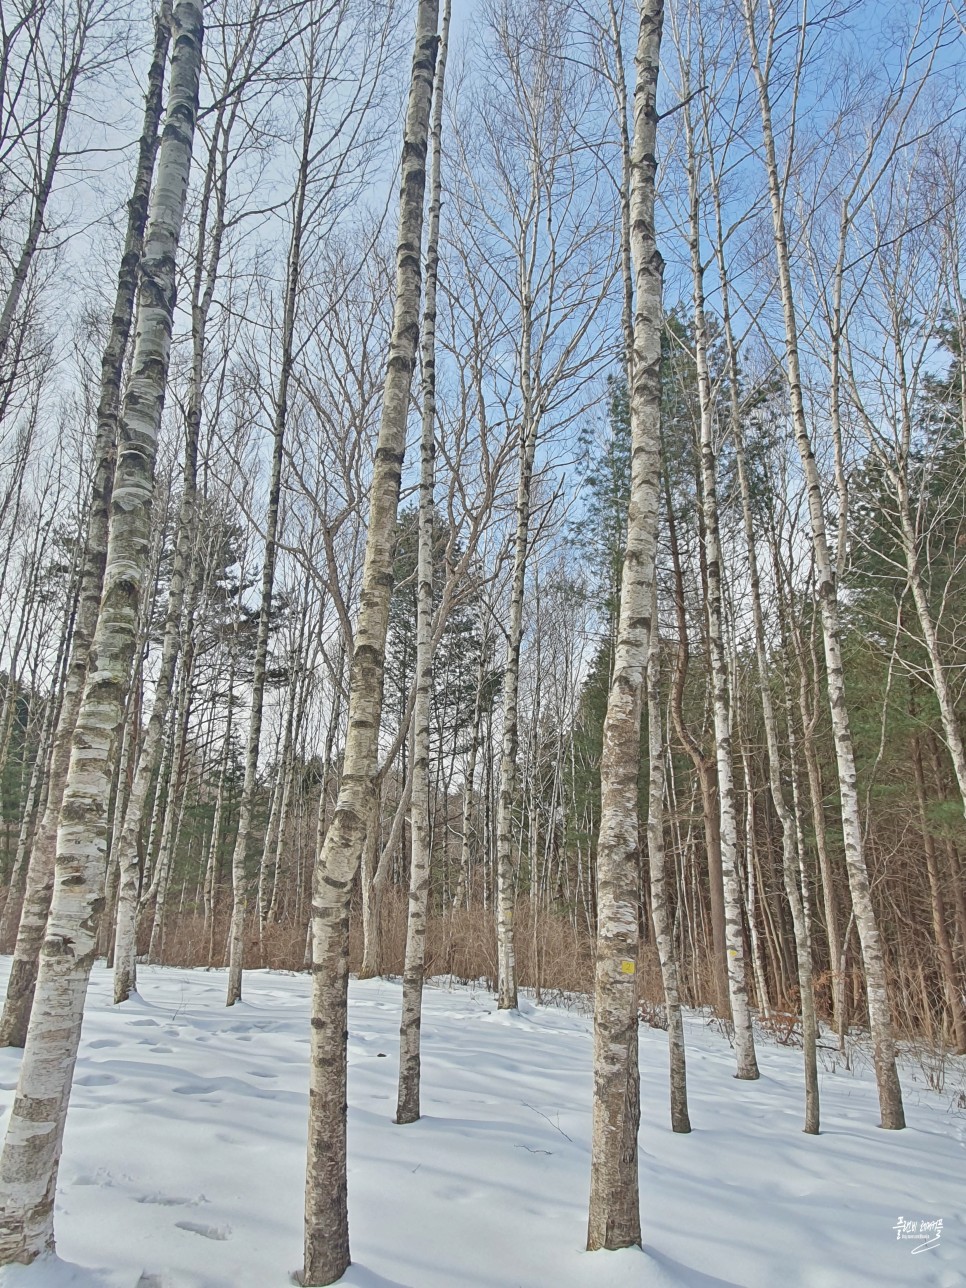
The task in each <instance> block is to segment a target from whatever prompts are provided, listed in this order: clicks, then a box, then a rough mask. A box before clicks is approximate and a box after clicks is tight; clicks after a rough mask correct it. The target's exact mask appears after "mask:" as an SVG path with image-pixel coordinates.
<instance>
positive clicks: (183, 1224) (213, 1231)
mask: <svg viewBox="0 0 966 1288" xmlns="http://www.w3.org/2000/svg"><path fill="white" fill-rule="evenodd" d="M175 1226H176V1227H177V1229H179V1230H187V1231H188V1233H189V1234H200V1235H201V1237H202V1238H203V1239H216V1240H218V1241H219V1242H221V1243H224V1241H225V1240H226V1239H228V1238H230V1237H231V1226H230V1225H201V1224H199V1222H197V1221H175Z"/></svg>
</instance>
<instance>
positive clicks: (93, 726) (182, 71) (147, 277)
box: [0, 0, 202, 1264]
mask: <svg viewBox="0 0 966 1288" xmlns="http://www.w3.org/2000/svg"><path fill="white" fill-rule="evenodd" d="M201 39H202V24H201V8H200V5H199V4H198V3H197V0H178V3H177V4H176V5H175V8H174V16H173V57H172V64H171V83H170V91H169V98H168V108H167V115H166V120H165V125H164V130H163V132H162V136H161V145H160V148H159V150H158V163H157V175H156V181H155V185H154V190H153V192H152V195H151V205H150V220H149V226H148V231H147V235H146V237H145V244H144V255H143V259H142V266H141V283H140V291H139V310H138V326H137V334H136V336H135V341H134V353H133V358H132V367H131V378H130V383H129V386H128V390H127V394H126V396H125V399H124V405H123V409H122V412H121V417H120V423H119V451H118V460H117V470H116V473H115V482H114V493H113V497H112V500H111V522H110V535H109V539H108V550H107V563H106V569H105V574H104V591H103V595H102V598H101V607H100V612H99V615H98V619H97V626H96V629H95V632H94V639H93V642H92V645H91V659H92V665H91V666H90V667H89V669H88V674H87V680H86V683H85V686H84V695H83V698H82V701H81V707H80V712H79V714H78V718H77V725H76V728H75V731H74V738H73V744H72V747H71V758H70V768H69V770H68V774H67V782H66V786H65V789H64V800H63V805H62V808H61V817H60V825H59V828H58V836H57V863H56V872H55V887H54V896H53V902H52V905H51V912H50V918H49V920H48V924H47V933H46V937H45V940H44V947H43V952H42V955H41V963H40V971H39V974H38V979H37V990H36V999H35V1004H34V1008H33V1013H32V1014H31V1017H30V1026H29V1028H28V1031H27V1042H26V1048H25V1051H24V1057H23V1063H22V1065H21V1070H20V1079H19V1082H18V1085H17V1093H16V1097H15V1101H14V1106H13V1110H12V1112H11V1115H10V1119H9V1122H8V1126H7V1134H6V1137H5V1140H4V1144H3V1152H2V1155H0V1264H9V1263H11V1262H16V1261H19V1262H30V1261H32V1260H34V1259H35V1258H36V1257H37V1256H39V1255H40V1254H42V1253H44V1252H48V1251H50V1250H52V1248H53V1246H54V1229H53V1212H54V1198H55V1192H56V1184H57V1169H58V1163H59V1161H60V1151H61V1142H62V1139H63V1131H64V1123H65V1119H66V1114H67V1104H68V1100H69V1097H70V1089H71V1082H72V1079H73V1072H74V1063H75V1061H76V1058H77V1048H78V1044H79V1042H80V1031H81V1022H82V1019H83V1011H84V999H85V995H86V992H87V982H88V979H89V976H90V970H91V966H92V964H93V957H94V948H95V943H96V934H97V919H98V916H99V914H100V912H101V909H102V906H103V902H104V891H103V880H104V856H105V851H106V846H107V807H108V798H109V794H110V788H111V768H112V760H113V756H114V752H115V742H116V731H117V728H118V725H119V723H120V719H121V715H122V712H123V709H124V693H125V689H126V687H127V685H128V683H129V679H130V671H131V665H132V661H133V652H134V644H135V635H136V630H137V619H138V607H139V602H140V597H141V583H142V579H143V577H144V571H145V568H146V565H147V561H148V560H147V555H148V547H149V540H150V515H151V501H152V494H153V488H154V461H155V455H156V450H157V437H158V429H159V426H160V421H161V410H162V405H163V401H164V390H165V382H166V378H167V370H168V358H169V353H170V346H171V327H172V316H173V313H174V304H175V280H176V279H175V260H176V255H177V248H178V238H179V235H180V232H181V222H182V218H183V214H184V206H185V198H186V194H187V188H188V174H189V170H190V167H191V147H192V140H193V137H194V126H195V117H196V115H197V108H198V84H199V77H200V71H201Z"/></svg>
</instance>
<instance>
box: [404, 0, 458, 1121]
mask: <svg viewBox="0 0 966 1288" xmlns="http://www.w3.org/2000/svg"><path fill="white" fill-rule="evenodd" d="M450 16H451V4H450V0H444V4H443V17H442V24H441V27H440V38H439V51H438V53H437V55H436V77H435V81H434V84H433V116H432V128H431V131H430V135H431V143H432V162H431V165H430V179H429V225H428V232H427V241H426V271H425V283H426V285H425V304H424V306H423V324H422V333H421V335H420V360H421V364H422V394H423V406H422V432H421V435H420V442H419V454H420V476H419V546H418V555H417V568H416V703H415V707H414V711H413V768H412V779H413V785H412V808H411V814H410V817H411V820H412V838H413V846H412V859H411V864H410V877H409V917H408V919H407V923H406V964H405V968H404V971H403V1000H402V1019H401V1021H400V1026H399V1094H398V1098H397V1102H396V1122H397V1123H411V1122H415V1121H416V1120H417V1119H418V1118H419V1075H420V1048H419V1034H420V1021H421V1014H422V995H423V969H424V962H425V952H426V914H427V910H428V906H429V876H430V856H431V847H432V831H431V816H430V776H429V754H430V743H429V721H430V698H431V695H432V685H433V639H432V626H433V536H434V533H433V528H434V522H433V520H434V517H435V506H434V503H433V492H434V486H435V481H436V471H435V455H436V278H437V274H438V266H439V216H440V202H441V183H440V168H441V164H442V142H443V83H444V79H443V78H444V75H445V71H446V53H447V47H448V41H449V25H450Z"/></svg>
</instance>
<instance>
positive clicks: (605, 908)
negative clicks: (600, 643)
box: [587, 0, 664, 1250]
mask: <svg viewBox="0 0 966 1288" xmlns="http://www.w3.org/2000/svg"><path fill="white" fill-rule="evenodd" d="M663 19H664V4H663V0H644V4H643V5H642V7H641V15H640V28H639V33H638V42H637V55H636V59H635V62H636V67H637V82H636V85H635V90H634V130H633V143H632V148H631V182H630V232H631V249H632V253H633V263H634V274H635V286H636V295H637V298H636V306H635V315H634V360H633V383H632V385H631V389H630V413H631V494H630V506H629V510H628V517H627V544H626V550H625V554H624V566H623V571H622V575H621V602H620V614H619V618H618V626H617V643H616V647H615V653H614V674H613V679H612V681H611V687H610V692H609V695H608V700H607V714H606V717H605V720H604V746H603V754H602V758H601V769H600V779H601V823H600V837H599V840H598V847H597V960H596V968H595V979H594V985H595V987H594V1102H593V1135H592V1145H591V1151H592V1152H591V1174H590V1208H589V1215H588V1224H587V1247H588V1249H589V1250H593V1249H597V1248H624V1247H629V1246H632V1245H640V1242H641V1218H640V1195H639V1190H638V1164H637V1159H638V1148H637V1132H638V1126H639V1124H640V1081H639V1078H638V1012H637V1007H638V992H637V974H636V972H637V958H638V935H639V931H638V910H639V905H640V895H641V892H640V880H639V858H640V820H639V817H638V778H639V773H640V760H641V707H642V699H643V689H644V671H645V667H646V664H647V654H648V648H649V642H650V632H651V627H652V622H651V595H652V586H653V579H654V552H655V543H656V538H657V514H658V497H659V486H660V408H661V332H662V327H663V313H662V284H663V262H662V260H661V256H660V254H659V252H658V249H657V245H656V242H655V233H654V186H655V173H656V168H657V163H656V156H655V150H656V143H657V105H656V98H657V80H658V70H659V62H660V48H661V29H662V25H663Z"/></svg>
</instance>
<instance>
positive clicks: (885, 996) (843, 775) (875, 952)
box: [742, 0, 905, 1128]
mask: <svg viewBox="0 0 966 1288" xmlns="http://www.w3.org/2000/svg"><path fill="white" fill-rule="evenodd" d="M742 2H743V12H744V16H745V28H746V33H747V40H748V52H749V57H750V62H751V69H752V73H753V75H754V79H755V84H756V87H757V93H758V103H759V109H760V115H761V128H762V140H763V147H764V157H763V161H764V166H765V175H766V180H767V184H768V194H769V202H770V205H771V214H772V227H773V234H774V249H775V259H776V264H777V269H778V287H779V295H780V299H781V305H782V316H783V321H784V330H785V368H786V377H787V382H788V394H789V402H790V412H791V423H792V431H793V433H794V436H795V442H796V445H797V447H798V451H799V455H800V457H801V462H802V470H803V473H804V476H805V486H806V488H807V495H808V512H809V520H810V524H811V535H812V549H813V555H814V559H815V572H816V583H817V584H816V593H817V597H818V601H819V608H820V611H821V618H822V638H823V643H824V647H825V665H826V682H827V685H828V696H829V708H830V711H831V716H832V726H833V731H834V736H835V753H836V761H837V766H838V778H839V792H840V796H841V808H842V833H843V839H844V843H845V864H846V871H847V873H848V878H849V889H850V891H851V893H852V904H853V907H854V910H855V924H856V928H857V930H858V934H859V942H860V943H861V945H862V958H863V964H864V966H865V975H866V989H867V993H868V1008H869V1023H870V1027H871V1030H872V1042H873V1057H874V1062H875V1072H876V1083H877V1086H878V1090H879V1109H880V1116H881V1125H882V1126H883V1127H887V1128H902V1127H904V1126H905V1116H904V1114H903V1109H902V1089H901V1087H900V1085H899V1076H898V1073H897V1071H896V1052H895V1039H894V1037H893V1031H892V1015H891V1008H890V1002H889V987H888V980H887V977H886V968H885V961H884V958H883V954H882V940H881V935H880V931H879V923H878V918H877V916H876V911H875V906H874V904H873V902H872V896H871V891H870V888H869V872H868V867H867V866H866V861H865V855H864V853H863V843H862V824H861V819H860V815H859V800H858V794H857V792H856V785H855V784H856V770H855V751H854V747H853V742H852V730H851V724H850V721H849V709H848V699H847V696H846V692H845V676H844V671H843V664H842V643H841V627H840V616H839V603H838V591H837V586H836V575H835V568H834V565H833V562H832V556H831V552H830V549H829V542H828V536H827V528H826V516H825V501H824V497H823V493H822V483H821V478H820V476H819V471H818V465H817V463H816V460H815V454H814V450H813V447H812V441H811V434H810V431H809V424H808V417H807V413H806V409H805V399H804V393H803V386H802V374H801V362H800V354H799V341H798V329H799V328H798V311H797V308H796V301H795V294H794V288H793V284H792V272H791V258H790V252H789V237H788V225H787V218H786V205H785V194H786V191H787V184H784V183H783V173H782V169H781V168H780V166H779V161H778V151H777V146H776V143H775V134H774V128H773V122H772V89H771V76H772V71H773V67H774V59H775V55H776V39H777V34H778V33H777V25H776V24H777V14H776V12H775V11H774V9H772V10H770V11H769V14H768V17H767V20H766V24H765V37H764V39H765V43H764V47H763V52H762V47H761V45H760V19H759V13H758V10H759V6H758V3H757V0H742ZM807 34H808V33H807V28H806V26H805V25H804V24H803V25H802V26H801V27H800V36H801V40H805V39H806V37H807ZM798 57H799V58H800V57H801V48H800V47H799V50H798ZM786 172H787V167H786Z"/></svg>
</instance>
